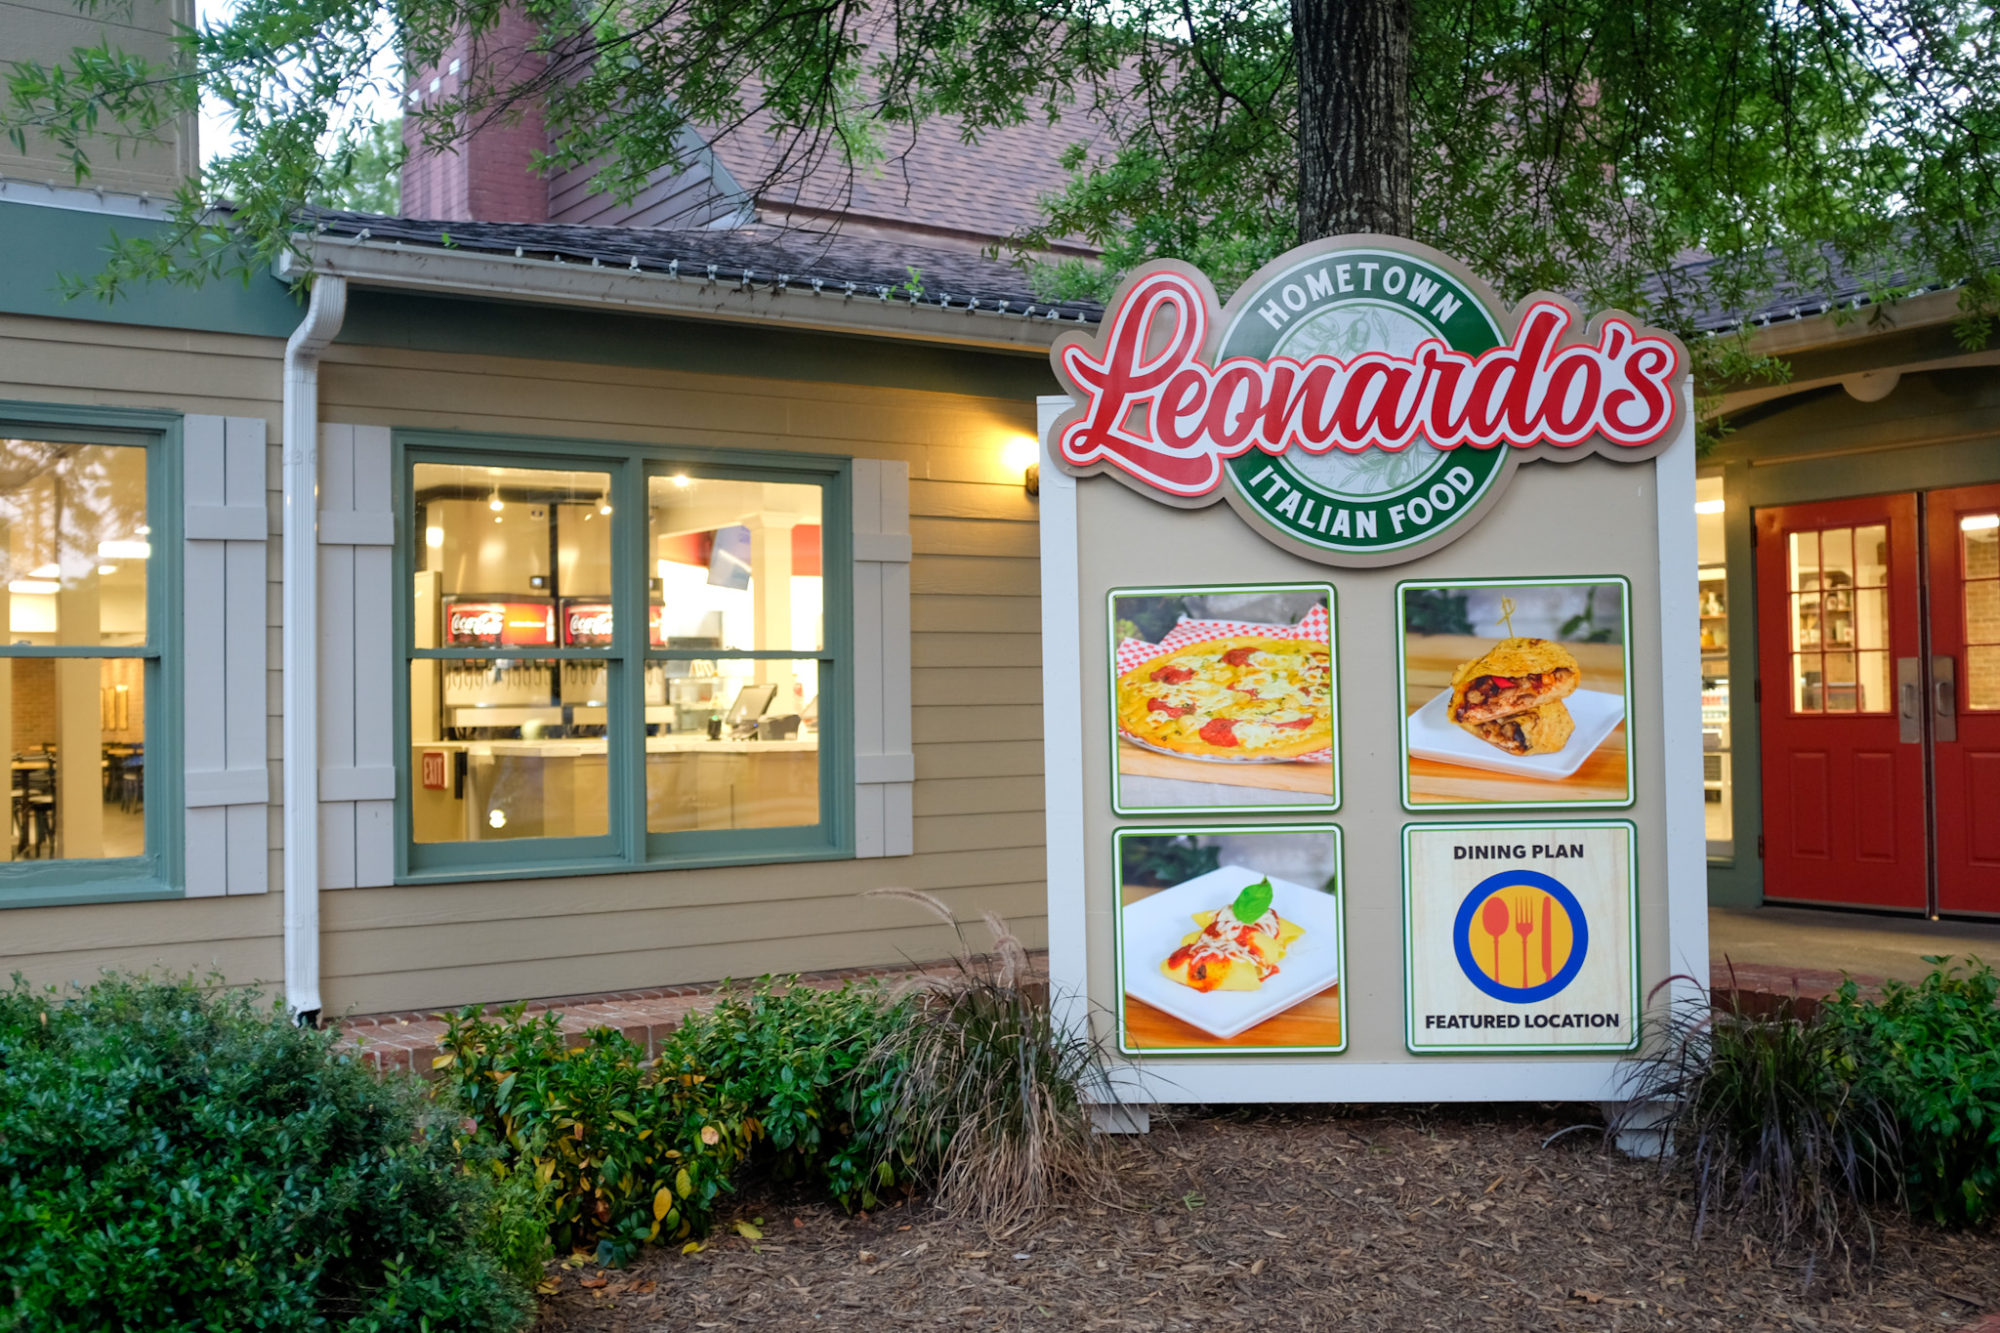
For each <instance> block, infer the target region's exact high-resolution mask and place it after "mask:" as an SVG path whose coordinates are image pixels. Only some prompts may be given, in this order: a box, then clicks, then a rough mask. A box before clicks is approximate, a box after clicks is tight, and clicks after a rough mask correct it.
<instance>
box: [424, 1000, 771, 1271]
mask: <svg viewBox="0 0 2000 1333" xmlns="http://www.w3.org/2000/svg"><path fill="white" fill-rule="evenodd" d="M560 1024H561V1016H560V1015H558V1014H555V1013H543V1014H541V1015H538V1016H537V1017H534V1018H527V1017H525V1006H524V1005H516V1006H514V1007H513V1008H511V1009H509V1010H507V1011H505V1013H504V1014H502V1016H501V1018H500V1020H499V1021H497V1022H496V1021H491V1020H488V1019H486V1018H483V1017H482V1016H481V1013H480V1010H479V1007H478V1006H476V1005H475V1006H472V1007H470V1008H467V1009H465V1010H462V1011H461V1012H459V1013H458V1014H456V1015H452V1016H450V1018H449V1020H448V1023H447V1028H446V1032H445V1035H444V1037H443V1038H442V1039H440V1041H439V1045H440V1046H441V1047H442V1048H443V1050H444V1054H442V1055H440V1056H439V1057H438V1058H437V1065H438V1067H439V1068H440V1069H441V1070H442V1071H443V1072H444V1075H445V1082H446V1084H447V1085H448V1086H449V1087H450V1088H451V1090H452V1094H453V1096H454V1097H455V1099H456V1101H457V1102H458V1103H459V1104H460V1105H462V1106H463V1107H464V1108H465V1111H466V1114H467V1116H468V1118H469V1121H470V1128H469V1129H467V1130H466V1135H467V1139H468V1142H469V1143H470V1144H471V1145H472V1146H473V1147H474V1148H475V1149H477V1150H485V1151H490V1152H493V1153H494V1154H496V1155H497V1160H498V1163H499V1166H500V1167H501V1169H502V1174H503V1176H511V1175H521V1174H524V1175H525V1176H526V1177H527V1179H528V1180H529V1181H531V1182H532V1183H533V1184H532V1188H534V1189H536V1190H538V1191H539V1192H540V1196H541V1197H542V1198H543V1199H545V1200H546V1216H547V1218H548V1223H549V1231H550V1236H551V1238H552V1239H553V1241H554V1243H555V1244H556V1245H557V1246H559V1247H561V1248H563V1249H579V1248H584V1249H592V1248H594V1250H595V1252H596V1255H597V1258H598V1260H599V1261H600V1262H603V1263H609V1264H622V1263H625V1262H627V1261H629V1260H630V1259H631V1258H632V1257H633V1256H634V1255H635V1254H636V1253H637V1252H638V1250H639V1247H640V1246H641V1245H644V1244H645V1243H646V1242H647V1241H649V1240H662V1239H674V1240H679V1239H685V1238H687V1237H689V1236H700V1235H705V1234H707V1232H708V1229H709V1227H710V1225H711V1224H712V1222H713V1220H714V1213H715V1208H716V1204H717V1202H718V1201H719V1200H720V1198H721V1197H722V1195H723V1194H725V1193H727V1192H728V1190H729V1189H730V1179H731V1176H732V1174H733V1173H734V1172H735V1170H736V1167H737V1164H738V1163H739V1162H741V1161H742V1159H743V1157H744V1155H745V1153H746V1152H747V1151H748V1150H749V1147H750V1143H751V1141H752V1140H753V1138H754V1137H755V1135H756V1133H757V1126H756V1124H755V1123H754V1122H753V1121H752V1120H750V1119H749V1118H748V1117H747V1116H746V1114H745V1113H744V1109H743V1107H742V1106H741V1105H740V1104H735V1103H732V1102H731V1101H730V1100H729V1099H727V1098H726V1097H724V1096H723V1095H722V1094H721V1093H720V1091H719V1090H718V1089H717V1087H716V1085H715V1083H714V1081H713V1080H711V1079H710V1078H709V1077H708V1076H707V1075H706V1073H705V1072H704V1071H702V1070H701V1069H699V1068H696V1067H694V1066H692V1065H688V1064H683V1063H680V1062H663V1063H659V1064H655V1063H651V1062H648V1061H647V1060H646V1058H645V1052H644V1051H642V1050H641V1049H640V1048H639V1047H638V1046H636V1045H634V1044H633V1043H632V1042H631V1041H630V1040H628V1039H627V1038H625V1037H624V1036H623V1035H621V1034H620V1033H617V1032H613V1031H611V1030H609V1029H605V1028H599V1029H596V1030H594V1031H592V1032H591V1033H589V1035H588V1036H587V1038H586V1039H585V1041H584V1042H583V1044H582V1045H580V1046H578V1047H576V1048H575V1049H571V1048H570V1047H569V1045H568V1042H567V1040H566V1038H565V1036H564V1034H563V1032H562V1029H561V1026H560ZM521 1188H523V1189H528V1188H530V1187H529V1186H522V1187H521Z"/></svg>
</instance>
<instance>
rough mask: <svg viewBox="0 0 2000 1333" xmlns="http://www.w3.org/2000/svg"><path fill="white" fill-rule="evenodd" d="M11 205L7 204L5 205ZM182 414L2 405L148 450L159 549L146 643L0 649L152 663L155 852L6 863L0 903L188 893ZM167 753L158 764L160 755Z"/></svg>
mask: <svg viewBox="0 0 2000 1333" xmlns="http://www.w3.org/2000/svg"><path fill="white" fill-rule="evenodd" d="M0 207H4V206H0ZM181 428H182V418H181V416H180V414H179V413H176V412H155V411H145V410H139V409H132V408H114V407H73V406H69V405H58V404H49V403H25V402H12V401H5V402H0V431H4V432H6V433H8V434H13V435H34V436H37V437H40V436H50V435H53V436H55V437H56V438H59V439H71V440H76V441H78V442H79V443H100V444H119V445H125V446H128V447H142V448H144V449H146V450H147V456H146V507H147V514H146V522H147V525H148V526H149V527H151V529H152V535H151V538H150V540H151V541H152V545H153V551H152V555H151V556H150V557H149V558H148V567H147V570H146V637H147V640H148V642H147V644H146V646H145V647H144V648H140V649H133V648H119V649H94V648H75V649H70V648H63V649H50V648H43V649H33V648H28V647H25V646H24V647H22V648H15V649H10V648H6V647H4V646H0V656H5V657H22V658H28V657H39V658H65V657H66V658H89V657H138V658H141V659H142V660H144V661H145V664H146V665H145V668H144V672H145V674H144V681H145V690H146V754H147V765H146V821H145V829H146V852H145V854H144V855H143V856H137V857H117V858H106V859H102V860H69V861H8V862H5V863H0V908H8V907H49V906H65V905H74V904H84V903H109V902H143V901H151V900H156V899H164V898H179V897H183V896H184V893H185V891H184V883H185V881H184V871H183V847H182V843H183V841H184V838H185V832H186V821H185V820H184V818H183V812H182V805H181V799H182V787H183V775H182V769H183V767H184V763H185V755H186V751H185V749H184V748H183V746H182V744H181V732H182V725H183V718H182V715H183V712H184V708H185V703H186V701H185V698H184V696H183V691H182V687H181V658H180V639H181V600H182V597H181V591H182V590H181V579H182V574H181V563H182V562H181V554H182V553H181V542H182V537H181V527H182V524H181V512H182V508H181V506H182V499H181V479H182V472H183V470H184V469H183V464H182V450H181ZM160 755H165V756H168V759H167V762H165V763H163V764H157V765H156V764H155V763H153V762H152V760H153V758H154V757H155V756H160Z"/></svg>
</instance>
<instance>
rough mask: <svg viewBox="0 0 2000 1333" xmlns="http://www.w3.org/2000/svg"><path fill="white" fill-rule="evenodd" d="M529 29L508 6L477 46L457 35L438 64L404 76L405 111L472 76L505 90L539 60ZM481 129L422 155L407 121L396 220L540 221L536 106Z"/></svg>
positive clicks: (543, 188) (541, 136) (544, 211)
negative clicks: (534, 165) (405, 159)
mask: <svg viewBox="0 0 2000 1333" xmlns="http://www.w3.org/2000/svg"><path fill="white" fill-rule="evenodd" d="M535 35H536V33H535V25H534V24H533V23H532V22H530V21H529V20H528V18H527V17H526V16H525V15H523V14H522V13H521V12H520V11H519V10H518V9H514V8H511V7H510V8H509V9H507V10H506V12H505V13H504V14H503V15H502V16H501V18H500V22H499V23H498V25H497V26H496V27H495V28H494V29H493V30H492V31H491V32H488V33H486V34H484V35H482V36H481V37H480V38H479V39H478V40H477V41H476V42H475V41H474V40H473V39H472V38H469V37H460V38H459V39H458V40H457V41H455V42H453V43H452V45H451V49H450V50H449V51H448V52H446V54H445V56H444V57H443V59H442V60H441V61H440V63H439V65H438V66H436V67H434V68H431V69H425V70H418V71H416V72H415V74H414V75H413V76H412V77H411V78H410V80H409V82H408V85H407V88H406V91H405V94H404V96H405V100H406V101H407V102H408V103H409V104H410V106H411V107H412V108H415V107H416V106H419V105H421V104H423V103H425V102H428V101H431V100H433V99H435V98H438V97H443V96H449V95H451V94H454V93H456V92H458V91H460V90H461V89H462V88H463V87H465V85H466V82H467V81H468V80H471V79H476V78H485V79H489V80H491V81H492V82H493V83H495V84H498V85H501V86H505V85H507V84H511V83H515V82H518V81H519V80H521V79H523V78H526V77H527V76H528V75H529V74H530V73H531V72H533V70H535V69H536V68H539V67H540V65H541V64H542V63H543V62H544V57H543V56H542V55H541V54H540V53H539V52H537V51H535V50H534V49H533V44H534V39H535ZM517 110H518V118H516V116H515V115H514V114H513V113H511V112H510V113H509V114H508V115H505V116H501V117H497V118H495V119H494V120H493V121H492V122H491V123H489V124H485V125H481V126H480V127H479V128H477V129H475V130H474V131H473V132H472V133H471V134H470V135H468V136H467V137H465V138H464V139H462V140H460V141H459V142H458V143H457V144H456V145H454V146H453V147H452V148H451V149H449V150H446V151H444V152H432V151H429V150H426V149H425V148H424V147H423V146H422V145H421V144H420V143H419V142H418V136H417V133H416V129H415V127H414V125H413V124H412V123H411V121H410V119H409V118H408V117H405V118H404V121H403V143H404V146H405V147H406V148H408V149H409V154H410V156H409V161H408V162H406V163H405V164H404V166H403V201H402V211H403V216H405V217H413V218H439V219H444V220H468V221H477V222H547V221H548V220H549V183H548V181H547V180H545V179H543V178H542V177H541V176H538V175H536V174H535V173H534V171H533V169H532V167H531V165H530V164H531V163H532V162H533V161H534V155H535V154H536V153H538V152H545V151H547V149H548V146H549V142H548V130H547V128H546V127H545V126H544V124H543V121H542V113H541V110H540V108H539V107H533V106H524V107H520V108H517Z"/></svg>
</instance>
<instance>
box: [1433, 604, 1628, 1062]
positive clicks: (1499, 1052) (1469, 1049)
mask: <svg viewBox="0 0 2000 1333" xmlns="http://www.w3.org/2000/svg"><path fill="white" fill-rule="evenodd" d="M1510 581H1511V580H1510ZM1530 828H1541V829H1564V828H1622V829H1624V830H1625V866H1626V871H1627V873H1626V876H1625V914H1626V919H1627V920H1629V921H1630V922H1631V923H1632V930H1631V939H1630V941H1629V947H1630V950H1631V956H1630V958H1629V959H1628V960H1627V963H1626V966H1627V970H1628V971H1629V972H1630V974H1631V977H1632V994H1631V997H1630V999H1631V1005H1632V1009H1631V1019H1632V1023H1631V1028H1632V1039H1631V1040H1630V1041H1627V1042H1624V1043H1621V1044H1619V1045H1601V1044H1595V1043H1593V1044H1591V1045H1560V1046H1419V1045H1417V1043H1416V1027H1415V1024H1416V1019H1417V995H1416V987H1417V978H1416V950H1415V945H1414V940H1413V938H1412V937H1413V935H1414V933H1415V932H1414V931H1413V930H1412V929H1411V927H1410V899H1411V896H1412V893H1413V886H1412V885H1411V883H1410V835H1411V834H1413V833H1418V832H1422V831H1425V830H1438V831H1449V832H1453V833H1463V832H1467V831H1474V830H1484V829H1493V830H1496V831H1499V832H1503V833H1518V832H1519V831H1520V830H1522V829H1530ZM1643 928H1644V925H1643V923H1642V922H1641V920H1640V917H1639V827H1638V825H1636V824H1634V823H1633V822H1632V821H1631V820H1629V819H1554V820H1550V819H1530V820H1519V821H1509V822H1506V823H1490V824H1489V823H1485V822H1478V823H1449V824H1405V825H1403V1049H1404V1050H1406V1051H1408V1052H1409V1053H1410V1054H1411V1055H1415V1056H1426V1055H1494V1056H1518V1055H1579V1054H1581V1055H1588V1054H1592V1053H1602V1052H1605V1051H1616V1052H1625V1051H1636V1050H1638V1049H1639V1042H1640V1040H1641V1037H1642V1036H1643V1033H1642V1032H1641V1030H1640V1029H1641V1028H1642V1027H1643V1025H1644V1023H1645V1018H1646V1016H1645V1012H1644V1010H1643V1009H1642V1008H1641V1006H1640V1001H1639V995H1640V991H1641V989H1642V987H1641V978H1640V976H1639V966H1640V962H1639V960H1640V951H1639V934H1640V931H1641V930H1642V929H1643ZM1454 947H1456V945H1455V942H1454ZM1550 998H1551V999H1553V998H1554V997H1553V996H1551V997H1550Z"/></svg>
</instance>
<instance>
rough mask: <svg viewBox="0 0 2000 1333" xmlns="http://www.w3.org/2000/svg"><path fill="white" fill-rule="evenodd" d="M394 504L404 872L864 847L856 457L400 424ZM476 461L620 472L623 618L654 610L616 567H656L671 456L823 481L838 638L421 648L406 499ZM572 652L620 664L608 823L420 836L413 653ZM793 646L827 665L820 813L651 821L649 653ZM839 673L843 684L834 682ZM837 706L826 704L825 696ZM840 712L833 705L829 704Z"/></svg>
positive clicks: (644, 862) (443, 876) (798, 854)
mask: <svg viewBox="0 0 2000 1333" xmlns="http://www.w3.org/2000/svg"><path fill="white" fill-rule="evenodd" d="M391 438H392V443H393V457H392V467H393V469H394V473H393V477H392V503H393V505H394V513H395V515H396V520H395V521H396V538H397V540H396V548H395V557H394V560H393V562H392V569H393V572H392V578H393V579H394V580H395V586H394V588H393V590H392V610H393V615H394V618H395V630H394V635H393V638H394V651H395V654H396V662H397V670H396V672H395V681H394V690H393V706H394V709H395V714H396V716H395V719H394V729H395V735H394V744H395V746H396V747H397V754H398V756H399V758H398V760H397V762H396V765H395V769H396V831H397V844H396V882H397V883H399V884H403V883H410V884H416V883H449V882H467V881H484V880H492V879H522V878H551V877H556V876H565V875H579V874H612V873H623V874H629V873H634V872H639V871H647V870H668V869H681V868H687V867H694V866H712V865H713V866H719V865H754V864H764V863H769V862H779V861H804V860H824V859H828V858H831V857H844V856H852V855H853V853H854V810H853V802H854V795H853V784H854V746H853V718H852V716H851V714H852V711H853V710H852V708H851V707H849V706H848V705H847V703H846V700H847V698H848V694H847V692H846V686H845V684H844V682H843V679H842V676H841V674H840V671H839V667H840V665H841V663H843V662H846V661H848V660H851V659H850V655H849V647H850V638H851V632H852V631H851V621H852V619H853V612H852V606H853V602H852V590H851V587H850V584H851V582H852V578H851V567H852V563H853V556H852V552H853V541H852V533H851V521H850V517H849V515H850V505H851V502H850V499H849V494H850V488H849V485H848V473H849V469H850V466H851V465H850V462H849V460H847V459H844V458H832V457H826V456H823V455H811V454H786V453H775V452H767V451H746V450H717V449H688V448H681V447H678V446H675V445H672V444H669V443H653V442H644V443H636V444H635V443H631V442H627V441H606V440H587V439H556V438H551V437H546V436H513V435H497V434H491V433H482V432H463V431H440V430H414V429H405V430H397V431H395V432H394V433H393V434H392V437H391ZM468 460H481V461H486V462H489V463H491V462H493V461H495V460H498V461H500V462H502V463H503V464H504V465H507V466H533V467H547V468H554V469H558V470H562V471H571V472H575V471H585V470H599V469H601V470H602V471H604V472H605V473H606V474H607V475H608V477H609V479H610V491H611V495H612V510H613V520H612V522H613V527H612V533H613V536H612V542H613V549H614V561H613V586H612V593H611V602H612V607H613V616H614V623H619V624H626V625H644V624H645V623H646V614H647V613H646V602H647V597H646V584H645V581H644V580H643V579H637V578H634V577H632V576H631V575H630V574H629V573H624V574H621V573H620V572H619V571H626V570H635V569H644V568H646V563H647V562H646V559H645V554H646V533H645V526H644V524H643V522H640V521H634V519H632V518H630V517H620V516H632V515H643V514H644V513H646V511H647V507H648V501H647V485H648V480H649V478H650V477H652V476H656V475H665V474H666V473H667V472H668V471H669V470H670V469H671V470H673V471H679V472H690V473H694V474H697V475H699V476H701V477H704V478H717V479H730V480H746V481H789V482H792V483H794V484H801V485H817V486H819V487H820V488H821V507H820V508H821V518H820V539H821V550H822V559H821V565H822V578H823V580H824V583H823V589H824V591H823V596H824V603H823V605H824V609H825V622H826V625H827V638H828V640H829V641H828V643H827V644H826V645H825V646H824V647H822V648H820V649H819V650H817V651H813V652H796V651H782V650H759V651H754V652H726V651H712V650H695V651H689V652H685V653H682V652H657V651H653V650H651V649H650V645H649V644H648V643H647V641H646V639H647V636H646V635H645V634H643V633H640V634H636V635H629V636H626V638H625V641H624V643H623V646H622V647H620V648H616V649H601V648H599V649H543V648H513V649H473V650H457V649H417V648H413V647H411V646H410V639H411V628H412V627H411V623H410V616H411V582H412V568H413V565H414V560H413V555H414V552H413V548H412V544H411V542H412V532H413V527H412V523H411V521H410V518H409V506H410V504H411V502H412V491H413V487H414V480H413V478H414V469H415V467H416V465H417V464H419V463H449V464H463V463H465V462H467V461H468ZM468 657H471V658H503V657H505V658H541V659H548V658H573V659H580V660H596V661H605V662H608V663H609V665H610V678H609V681H610V683H609V693H610V696H611V697H610V700H609V710H608V718H607V726H606V738H605V739H606V746H605V752H606V753H605V763H606V768H607V781H608V783H609V784H610V790H611V804H610V809H609V812H608V814H609V818H608V821H607V831H606V832H605V833H604V834H603V835H601V836H592V837H587V838H534V839H529V838H522V839H513V840H506V841H500V842H490V843H487V842H481V843H463V842H461V843H419V842H416V841H415V840H414V838H413V836H412V832H413V830H412V815H411V809H412V803H411V789H410V784H411V781H412V775H411V772H410V765H409V763H408V762H407V756H408V755H409V753H410V750H411V739H410V697H409V692H410V677H409V669H408V663H409V662H410V661H411V660H413V659H439V658H468ZM662 657H667V658H713V657H745V658H753V659H755V658H789V659H794V660H813V661H817V662H818V663H819V664H820V673H821V674H820V698H821V700H822V704H821V726H820V747H819V764H820V773H819V779H820V821H819V823H817V824H814V825H801V826H796V827H786V828H775V829H728V830H703V831H699V832H694V833H649V832H647V831H646V827H645V817H646V771H645V762H646V756H645V747H644V745H643V744H642V736H643V733H642V732H641V731H640V730H639V729H637V728H635V727H633V726H632V725H631V722H630V719H632V718H634V717H638V716H642V715H643V690H644V680H645V675H644V671H645V663H646V661H647V660H648V659H651V658H662ZM829 684H831V685H832V687H833V688H832V689H831V691H830V690H829V688H828V686H829ZM829 700H831V702H833V703H834V704H835V705H837V707H835V708H832V709H829V707H828V706H827V701H829ZM829 713H831V714H832V716H829Z"/></svg>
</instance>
